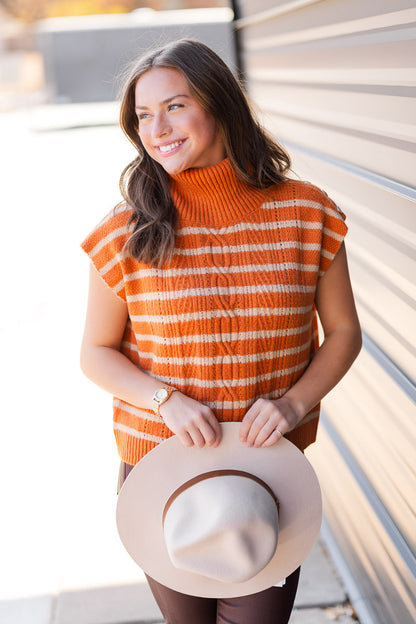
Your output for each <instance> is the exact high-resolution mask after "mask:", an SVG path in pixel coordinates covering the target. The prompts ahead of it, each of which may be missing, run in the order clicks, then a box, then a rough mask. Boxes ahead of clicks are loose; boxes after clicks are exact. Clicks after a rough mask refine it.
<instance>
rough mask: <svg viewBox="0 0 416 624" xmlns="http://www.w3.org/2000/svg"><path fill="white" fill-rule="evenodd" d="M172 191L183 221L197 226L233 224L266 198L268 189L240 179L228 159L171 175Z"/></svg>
mask: <svg viewBox="0 0 416 624" xmlns="http://www.w3.org/2000/svg"><path fill="white" fill-rule="evenodd" d="M171 192H172V196H173V199H174V202H175V206H176V208H177V210H178V212H179V214H180V216H181V220H182V222H189V223H191V224H192V225H194V226H196V225H214V226H221V225H226V224H227V223H234V222H235V221H236V220H239V219H241V218H243V217H244V215H246V214H248V213H250V212H252V211H253V210H256V209H257V208H258V207H259V206H261V204H262V203H264V202H265V201H267V190H265V189H257V188H255V187H252V186H249V185H248V184H246V183H245V182H243V181H242V180H240V179H239V178H238V177H237V176H236V174H235V172H234V169H233V168H232V166H231V163H230V161H229V160H228V158H226V159H225V160H222V161H221V162H219V163H217V164H216V165H212V166H211V167H203V168H200V169H186V170H185V171H182V172H181V173H179V174H177V175H174V176H171Z"/></svg>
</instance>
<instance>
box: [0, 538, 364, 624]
mask: <svg viewBox="0 0 416 624" xmlns="http://www.w3.org/2000/svg"><path fill="white" fill-rule="evenodd" d="M0 621H1V622H2V624H163V618H162V615H161V613H160V611H159V609H158V607H157V605H156V603H155V601H154V599H153V596H152V594H151V592H150V590H149V587H148V586H147V584H146V582H145V581H144V580H142V581H141V582H138V583H129V584H125V585H112V586H103V587H97V588H92V589H91V588H90V589H87V590H78V591H63V592H61V593H58V594H57V595H56V596H52V595H51V596H39V597H35V598H30V599H26V600H14V601H5V602H0ZM331 621H332V622H333V621H336V622H338V623H339V624H352V623H353V622H355V623H356V622H357V620H356V619H355V617H354V614H353V610H352V608H351V606H350V605H349V603H348V598H347V595H346V593H345V590H344V588H343V586H342V584H341V581H340V579H339V577H338V574H337V572H336V570H335V568H334V566H333V564H332V562H331V560H330V558H329V556H328V554H327V552H326V549H325V546H324V544H323V542H322V540H321V541H320V542H318V544H317V545H316V546H315V548H314V549H313V551H312V553H311V555H310V556H309V557H308V559H307V560H306V562H305V563H304V565H303V567H302V574H301V580H300V587H299V590H298V595H297V598H296V602H295V609H294V611H293V614H292V617H291V620H290V624H329V622H331ZM195 624H197V623H195ZM259 624H261V622H259Z"/></svg>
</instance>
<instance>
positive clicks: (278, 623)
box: [119, 462, 300, 624]
mask: <svg viewBox="0 0 416 624" xmlns="http://www.w3.org/2000/svg"><path fill="white" fill-rule="evenodd" d="M132 468H133V466H130V465H128V464H125V463H124V462H122V463H121V466H120V475H119V488H121V486H122V485H123V483H124V481H125V479H126V478H127V476H128V474H129V472H130V470H131V469H132ZM299 573H300V568H298V569H297V570H295V572H293V574H291V575H290V576H288V578H287V579H286V583H285V585H283V587H270V588H269V589H266V590H264V591H262V592H259V593H257V594H252V595H250V596H241V597H239V598H218V599H217V598H199V597H196V596H188V595H187V594H181V593H180V592H177V591H174V590H173V589H170V588H169V587H165V586H164V585H161V584H160V583H158V582H157V581H155V580H154V579H152V578H150V577H149V576H147V575H146V578H147V581H148V583H149V586H150V589H151V590H152V594H153V596H154V598H155V600H156V602H157V604H158V606H159V609H160V610H161V612H162V614H163V617H164V618H165V622H166V624H287V623H288V621H289V618H290V615H291V613H292V609H293V603H294V601H295V596H296V590H297V587H298V582H299Z"/></svg>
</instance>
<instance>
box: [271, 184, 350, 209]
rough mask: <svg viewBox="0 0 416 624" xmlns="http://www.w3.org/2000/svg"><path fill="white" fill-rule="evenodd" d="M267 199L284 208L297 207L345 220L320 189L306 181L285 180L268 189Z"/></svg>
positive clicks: (331, 200)
mask: <svg viewBox="0 0 416 624" xmlns="http://www.w3.org/2000/svg"><path fill="white" fill-rule="evenodd" d="M269 192H270V194H269V197H271V199H272V201H275V202H277V203H279V202H282V204H283V205H285V206H293V207H295V206H296V207H298V208H301V209H304V210H307V211H310V212H311V213H313V212H315V213H317V214H318V213H322V214H323V215H325V214H326V215H334V216H337V217H341V218H342V219H345V215H344V213H343V212H342V210H341V209H340V208H339V206H337V204H336V203H335V202H334V200H333V199H331V197H329V195H328V193H327V192H326V191H324V190H323V189H322V188H319V187H318V186H316V185H315V184H312V183H311V182H308V181H306V180H294V179H287V180H284V181H283V182H281V183H280V184H276V185H274V186H273V187H270V189H269Z"/></svg>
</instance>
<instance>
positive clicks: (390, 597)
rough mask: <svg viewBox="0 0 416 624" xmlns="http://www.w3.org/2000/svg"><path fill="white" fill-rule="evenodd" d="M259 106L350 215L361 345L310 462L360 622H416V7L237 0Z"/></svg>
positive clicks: (397, 2) (398, 1)
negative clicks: (322, 496) (361, 333)
mask: <svg viewBox="0 0 416 624" xmlns="http://www.w3.org/2000/svg"><path fill="white" fill-rule="evenodd" d="M236 15H237V17H238V19H237V20H236V24H235V25H236V35H237V38H238V42H239V50H240V62H241V65H242V70H243V71H244V78H245V81H246V84H247V88H248V92H249V95H250V97H251V99H252V101H253V102H254V104H255V105H256V107H257V109H258V111H259V114H260V116H261V117H262V119H263V121H264V123H265V125H266V126H267V127H268V128H269V129H270V130H271V131H272V132H273V134H275V136H276V137H277V138H278V139H279V140H280V141H281V143H283V145H285V146H286V147H287V148H288V150H289V152H290V154H291V156H292V158H293V169H294V171H295V172H296V175H298V176H299V177H301V178H303V179H307V180H310V181H311V182H313V183H315V184H317V185H318V186H320V187H321V188H323V189H325V190H326V191H327V193H328V194H329V195H330V196H331V197H332V198H333V199H334V200H335V201H336V202H337V203H338V204H339V205H340V207H341V208H342V210H343V211H344V212H345V213H346V214H347V223H348V226H349V234H348V237H347V243H346V244H347V250H348V256H349V263H350V270H351V276H352V281H353V287H354V292H355V297H356V301H357V307H358V312H359V315H360V319H361V324H362V328H363V334H364V348H363V351H362V353H361V354H360V356H359V358H358V360H357V361H356V363H355V364H354V366H353V368H352V370H351V372H350V373H349V374H348V375H347V377H346V378H345V379H344V380H343V381H342V382H341V384H340V385H339V386H338V387H337V388H336V389H335V390H334V391H333V392H332V393H331V394H330V395H329V397H327V399H326V400H325V401H324V413H325V416H324V418H323V419H322V425H321V433H320V436H319V439H318V443H317V444H316V445H314V447H312V448H311V449H310V451H309V456H310V458H311V459H312V461H313V462H314V464H315V466H316V468H317V470H318V473H319V476H320V479H321V483H322V485H323V488H324V500H325V514H326V523H325V526H326V531H327V535H328V540H329V543H330V544H331V548H332V550H333V554H334V556H336V558H337V560H338V562H339V565H340V569H342V572H343V575H344V580H345V582H346V583H347V586H348V588H349V591H350V595H351V597H352V598H353V600H354V604H355V606H356V609H357V612H358V614H359V616H360V618H361V621H362V622H363V624H366V623H372V624H375V623H377V624H413V623H414V622H415V621H416V598H415V596H416V529H415V527H416V461H415V456H416V453H415V448H416V418H415V416H416V410H415V402H416V401H415V399H416V387H415V384H416V345H415V337H416V311H415V310H416V284H415V276H416V188H415V170H416V157H415V151H416V149H415V144H416V5H415V2H414V0H291V1H290V0H280V1H276V0H274V1H272V0H256V2H254V0H240V1H238V0H236Z"/></svg>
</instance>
